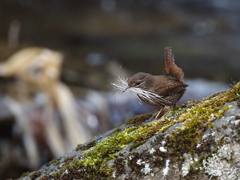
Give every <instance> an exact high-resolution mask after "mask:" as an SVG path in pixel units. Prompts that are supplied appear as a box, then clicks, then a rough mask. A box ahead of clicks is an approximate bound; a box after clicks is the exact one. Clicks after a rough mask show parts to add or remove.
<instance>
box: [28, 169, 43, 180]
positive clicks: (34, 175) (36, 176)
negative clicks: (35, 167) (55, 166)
mask: <svg viewBox="0 0 240 180" xmlns="http://www.w3.org/2000/svg"><path fill="white" fill-rule="evenodd" d="M40 175H41V171H35V172H34V173H33V174H31V176H30V179H36V178H38V177H39V176H40Z"/></svg>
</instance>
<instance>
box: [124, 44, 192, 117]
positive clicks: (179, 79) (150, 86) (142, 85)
mask: <svg viewBox="0 0 240 180" xmlns="http://www.w3.org/2000/svg"><path fill="white" fill-rule="evenodd" d="M164 58H165V68H164V72H165V75H157V76H155V75H151V74H148V73H144V72H139V73H137V74H135V75H133V76H132V77H131V78H130V79H129V81H128V86H127V87H126V88H125V90H124V91H123V92H125V91H126V90H127V89H129V88H138V89H139V90H143V91H139V92H140V93H136V94H137V96H138V97H139V98H140V99H141V100H142V101H143V102H145V103H147V104H150V105H153V106H160V107H161V110H160V111H159V113H158V114H157V116H156V117H155V120H156V119H157V118H158V116H159V114H160V113H161V111H162V109H164V107H165V106H169V107H170V108H169V110H168V111H167V112H166V113H165V114H164V115H163V116H162V118H163V117H165V115H166V114H168V112H169V111H171V110H172V109H173V108H174V107H175V106H176V103H177V102H178V101H179V99H180V98H181V97H182V96H183V94H184V93H185V92H186V87H187V86H188V85H187V84H184V82H183V77H184V73H183V71H182V69H181V68H179V67H178V66H177V65H176V64H175V62H174V56H173V53H172V48H171V47H166V48H165V49H164ZM142 92H143V93H142ZM148 92H149V93H150V95H149V94H148ZM146 94H147V95H146Z"/></svg>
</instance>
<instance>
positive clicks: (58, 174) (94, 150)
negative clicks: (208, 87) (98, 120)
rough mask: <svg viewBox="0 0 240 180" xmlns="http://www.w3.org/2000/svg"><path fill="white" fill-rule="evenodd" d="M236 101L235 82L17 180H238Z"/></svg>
mask: <svg viewBox="0 0 240 180" xmlns="http://www.w3.org/2000/svg"><path fill="white" fill-rule="evenodd" d="M239 98H240V83H237V84H235V85H234V86H232V87H231V88H230V89H229V90H227V91H224V92H219V93H216V94H213V95H211V96H209V97H207V98H204V99H202V100H193V101H190V102H188V103H186V104H183V105H181V106H179V107H177V108H175V109H174V110H172V111H171V112H170V113H169V115H168V116H167V117H166V118H164V119H161V120H160V121H154V122H151V123H145V122H147V121H150V120H152V119H153V117H154V115H153V114H152V113H150V114H145V115H139V116H136V117H134V118H131V119H129V120H128V121H126V123H124V124H122V125H120V126H118V127H116V128H115V129H113V130H111V131H108V132H106V133H104V134H101V135H98V136H96V137H94V138H93V139H91V140H90V141H89V142H87V143H85V144H84V145H80V146H78V147H77V148H76V149H75V150H73V151H72V152H70V153H68V154H65V155H63V156H62V157H61V158H59V159H58V160H57V161H54V162H52V163H48V164H47V165H44V166H43V167H42V168H40V169H39V170H38V171H37V172H38V173H37V174H36V173H35V172H32V173H29V174H28V175H27V176H25V177H21V178H20V179H24V180H28V179H31V177H32V176H34V178H35V179H40V180H45V179H83V180H88V179H104V180H106V179H121V180H122V179H125V180H130V179H150V180H151V179H202V180H205V179H206V180H207V179H211V178H213V177H215V178H216V179H222V177H226V178H230V179H239V178H240V169H239V167H240V154H239V142H240V138H239V135H240V130H239V129H240V120H239V117H240V108H239V106H238V104H239V103H237V101H238V100H239ZM37 175H38V177H36V176H37Z"/></svg>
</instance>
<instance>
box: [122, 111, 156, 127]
mask: <svg viewBox="0 0 240 180" xmlns="http://www.w3.org/2000/svg"><path fill="white" fill-rule="evenodd" d="M151 117H152V113H147V114H140V115H138V116H135V117H133V118H130V119H128V120H127V121H126V122H125V124H134V125H138V124H142V123H143V122H144V120H147V119H149V118H151Z"/></svg>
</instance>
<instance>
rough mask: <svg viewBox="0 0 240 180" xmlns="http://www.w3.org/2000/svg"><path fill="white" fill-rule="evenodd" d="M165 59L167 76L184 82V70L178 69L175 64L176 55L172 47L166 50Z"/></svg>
mask: <svg viewBox="0 0 240 180" xmlns="http://www.w3.org/2000/svg"><path fill="white" fill-rule="evenodd" d="M164 59H165V68H164V72H165V74H166V75H170V76H173V77H175V78H176V79H177V80H179V81H183V77H184V72H183V70H182V68H180V67H178V66H177V65H176V64H175V61H174V55H173V53H172V48H171V47H165V48H164Z"/></svg>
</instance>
